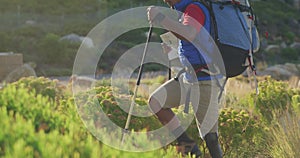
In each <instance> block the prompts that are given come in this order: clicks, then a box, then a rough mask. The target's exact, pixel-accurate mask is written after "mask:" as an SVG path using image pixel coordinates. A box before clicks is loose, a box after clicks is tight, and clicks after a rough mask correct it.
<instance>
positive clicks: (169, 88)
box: [150, 77, 221, 138]
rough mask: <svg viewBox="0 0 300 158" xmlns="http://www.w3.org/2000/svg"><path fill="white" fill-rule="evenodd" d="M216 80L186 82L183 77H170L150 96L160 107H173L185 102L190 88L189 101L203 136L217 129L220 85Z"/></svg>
mask: <svg viewBox="0 0 300 158" xmlns="http://www.w3.org/2000/svg"><path fill="white" fill-rule="evenodd" d="M219 81H221V79H219ZM217 82H218V81H217V80H207V81H198V82H197V83H188V82H186V81H185V80H184V79H183V77H181V78H179V79H178V80H175V79H171V80H169V81H167V82H166V83H164V84H163V85H161V86H160V87H159V88H157V89H156V90H155V91H154V92H153V93H152V94H151V96H150V98H152V97H153V98H155V99H156V100H157V101H158V102H159V103H160V106H161V108H175V107H178V106H180V105H183V104H185V102H186V98H187V92H188V89H189V88H190V89H191V91H190V102H191V104H192V106H193V110H194V113H195V116H196V118H197V122H198V128H199V133H200V136H201V137H202V136H203V137H204V136H205V135H206V134H207V133H211V132H217V131H218V117H219V108H220V106H219V101H218V96H219V93H220V87H219V86H218V84H217ZM203 137H202V138H203Z"/></svg>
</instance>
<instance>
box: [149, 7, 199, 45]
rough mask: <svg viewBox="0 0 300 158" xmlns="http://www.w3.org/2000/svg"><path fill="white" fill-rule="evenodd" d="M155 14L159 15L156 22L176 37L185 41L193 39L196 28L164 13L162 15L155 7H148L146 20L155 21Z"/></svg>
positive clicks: (196, 31)
mask: <svg viewBox="0 0 300 158" xmlns="http://www.w3.org/2000/svg"><path fill="white" fill-rule="evenodd" d="M157 16H160V18H159V20H158V22H159V23H160V24H161V25H162V26H163V27H164V28H165V29H167V30H169V31H171V32H172V33H173V34H174V35H175V36H176V37H177V38H178V39H180V40H185V41H193V40H194V39H195V37H196V35H197V33H198V30H197V29H196V28H195V27H193V26H190V25H186V24H181V23H179V22H178V21H175V20H173V19H171V18H169V17H167V16H165V15H163V14H162V13H161V12H160V11H159V9H158V8H157V7H149V8H148V20H149V21H150V22H153V21H154V22H157V21H155V20H157V19H156V18H157Z"/></svg>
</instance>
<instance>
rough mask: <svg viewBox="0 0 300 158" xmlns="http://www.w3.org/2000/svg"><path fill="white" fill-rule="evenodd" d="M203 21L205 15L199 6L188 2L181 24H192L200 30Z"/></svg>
mask: <svg viewBox="0 0 300 158" xmlns="http://www.w3.org/2000/svg"><path fill="white" fill-rule="evenodd" d="M204 21H205V15H204V13H203V11H202V9H201V8H200V7H198V6H197V5H196V4H190V5H188V6H187V8H186V9H185V11H184V14H183V21H182V24H183V25H189V26H192V27H194V28H196V30H197V31H198V32H200V29H201V28H202V26H203V25H204Z"/></svg>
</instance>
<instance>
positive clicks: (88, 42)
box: [59, 33, 95, 48]
mask: <svg viewBox="0 0 300 158" xmlns="http://www.w3.org/2000/svg"><path fill="white" fill-rule="evenodd" d="M59 41H68V42H71V43H81V44H82V45H83V46H86V47H87V48H93V47H95V46H94V42H93V40H92V39H91V38H89V37H83V36H79V35H77V34H74V33H72V34H69V35H66V36H63V37H61V38H60V39H59Z"/></svg>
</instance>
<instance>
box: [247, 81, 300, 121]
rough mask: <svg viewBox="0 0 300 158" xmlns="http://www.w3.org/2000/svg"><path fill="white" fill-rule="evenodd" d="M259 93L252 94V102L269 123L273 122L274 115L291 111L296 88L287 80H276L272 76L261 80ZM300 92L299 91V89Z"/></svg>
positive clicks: (277, 115)
mask: <svg viewBox="0 0 300 158" xmlns="http://www.w3.org/2000/svg"><path fill="white" fill-rule="evenodd" d="M259 91H260V93H259V95H258V96H256V94H253V95H252V101H251V102H252V103H253V105H255V109H256V110H257V111H258V112H259V114H260V115H261V116H262V119H263V120H264V121H266V122H267V123H271V122H272V120H273V117H274V116H275V117H281V116H282V115H283V114H284V113H286V112H290V110H291V102H292V97H293V96H294V95H296V94H297V91H296V90H293V89H290V88H289V86H288V83H287V82H283V81H276V80H274V79H271V78H270V77H268V78H266V79H265V80H264V81H261V82H259ZM298 93H299V91H298Z"/></svg>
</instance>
